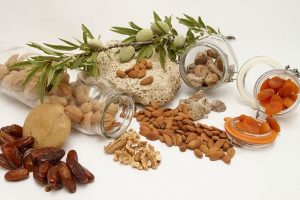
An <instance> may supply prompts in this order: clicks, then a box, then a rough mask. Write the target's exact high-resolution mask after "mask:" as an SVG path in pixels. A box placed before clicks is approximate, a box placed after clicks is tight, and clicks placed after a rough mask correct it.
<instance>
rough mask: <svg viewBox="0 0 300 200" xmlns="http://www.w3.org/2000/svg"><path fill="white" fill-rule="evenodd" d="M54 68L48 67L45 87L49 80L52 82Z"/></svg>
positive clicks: (49, 82)
mask: <svg viewBox="0 0 300 200" xmlns="http://www.w3.org/2000/svg"><path fill="white" fill-rule="evenodd" d="M54 72H55V71H54V70H53V68H50V69H49V72H48V76H47V84H46V85H47V87H48V86H49V85H50V84H51V82H52V79H53V76H54Z"/></svg>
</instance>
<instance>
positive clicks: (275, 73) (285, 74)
mask: <svg viewBox="0 0 300 200" xmlns="http://www.w3.org/2000/svg"><path fill="white" fill-rule="evenodd" d="M273 77H280V78H282V79H284V80H288V79H290V80H291V81H293V82H294V83H295V84H296V85H297V86H298V87H300V81H299V79H298V78H297V77H296V76H295V75H294V74H292V73H291V72H289V71H287V70H284V69H273V70H270V71H268V72H265V73H264V74H262V75H261V76H260V77H259V78H258V80H257V81H256V83H255V86H254V92H253V94H254V95H255V99H256V104H257V107H258V108H259V110H260V111H262V112H264V113H265V108H264V107H263V106H262V105H261V103H260V102H259V100H258V99H257V98H256V97H257V95H258V93H259V92H260V88H261V86H262V84H263V83H264V82H265V81H266V80H267V79H270V78H273ZM296 95H297V98H296V100H295V102H294V103H293V105H292V106H290V107H288V108H285V109H284V110H282V111H281V112H279V113H277V114H276V115H278V116H280V115H284V114H286V113H290V112H291V111H294V110H295V109H296V107H297V106H298V105H299V103H300V98H299V94H296Z"/></svg>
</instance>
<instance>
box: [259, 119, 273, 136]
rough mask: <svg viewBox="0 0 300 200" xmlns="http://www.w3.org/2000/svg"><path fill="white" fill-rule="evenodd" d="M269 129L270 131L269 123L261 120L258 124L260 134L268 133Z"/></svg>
mask: <svg viewBox="0 0 300 200" xmlns="http://www.w3.org/2000/svg"><path fill="white" fill-rule="evenodd" d="M270 131H271V127H270V125H269V124H268V123H267V122H263V123H262V124H261V125H260V129H259V133H260V134H264V133H268V132H270Z"/></svg>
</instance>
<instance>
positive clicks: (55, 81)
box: [51, 69, 65, 91]
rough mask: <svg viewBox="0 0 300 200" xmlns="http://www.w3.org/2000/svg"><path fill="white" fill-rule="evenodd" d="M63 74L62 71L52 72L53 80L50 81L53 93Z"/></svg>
mask: <svg viewBox="0 0 300 200" xmlns="http://www.w3.org/2000/svg"><path fill="white" fill-rule="evenodd" d="M64 72H65V70H64V69H59V70H56V71H55V72H54V75H53V78H52V81H51V91H54V90H55V89H56V88H57V87H58V85H59V83H60V80H61V78H62V75H63V74H64Z"/></svg>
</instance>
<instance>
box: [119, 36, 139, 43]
mask: <svg viewBox="0 0 300 200" xmlns="http://www.w3.org/2000/svg"><path fill="white" fill-rule="evenodd" d="M135 41H136V37H135V35H133V36H129V37H128V38H126V39H125V40H123V41H122V43H125V44H130V43H132V42H135Z"/></svg>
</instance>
